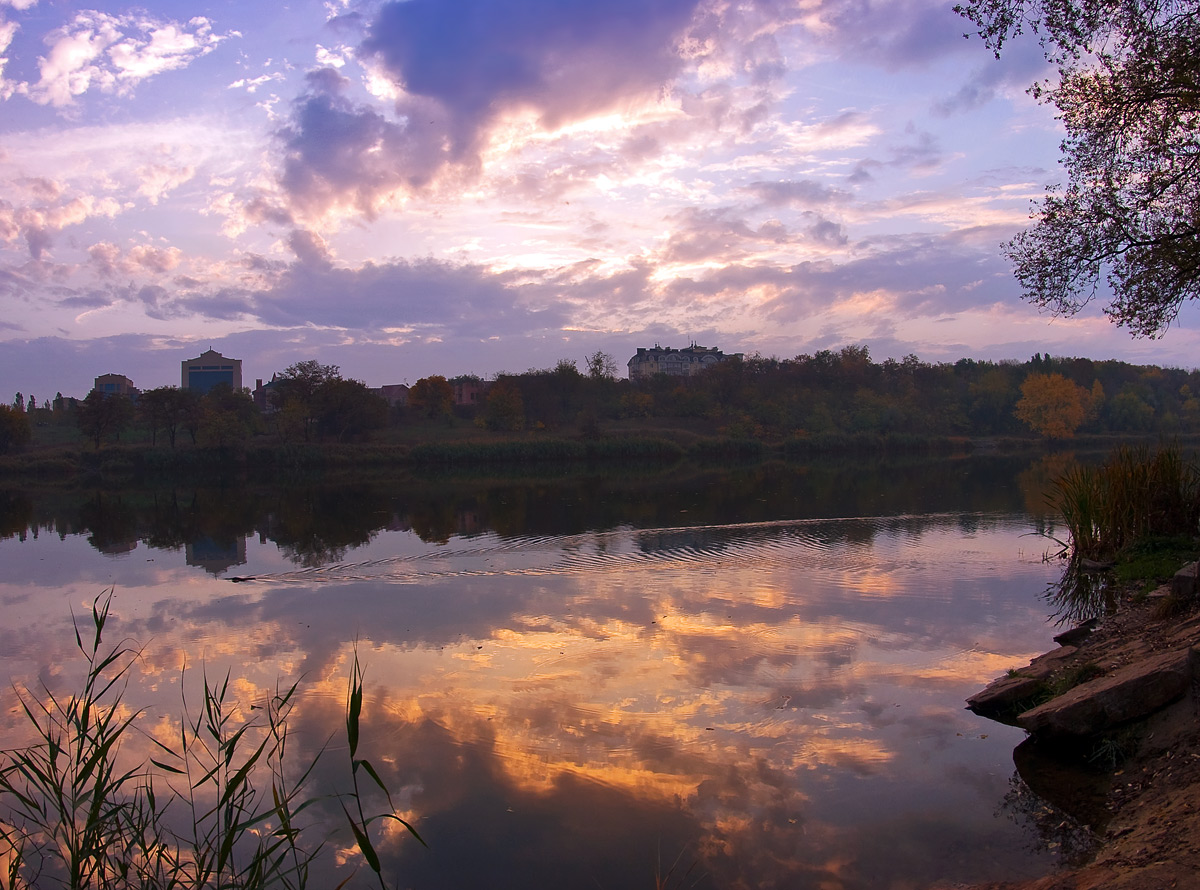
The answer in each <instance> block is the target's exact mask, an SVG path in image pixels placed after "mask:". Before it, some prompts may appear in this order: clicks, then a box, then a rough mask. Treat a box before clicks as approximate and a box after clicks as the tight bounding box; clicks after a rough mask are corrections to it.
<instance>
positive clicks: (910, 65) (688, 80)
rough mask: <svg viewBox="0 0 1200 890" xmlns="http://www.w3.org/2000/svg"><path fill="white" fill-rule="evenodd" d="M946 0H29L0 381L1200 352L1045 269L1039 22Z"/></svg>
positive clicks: (24, 387)
mask: <svg viewBox="0 0 1200 890" xmlns="http://www.w3.org/2000/svg"><path fill="white" fill-rule="evenodd" d="M952 5H953V4H952V3H951V2H945V0H943V2H928V0H900V2H869V0H859V2H850V0H828V2H822V0H745V2H742V3H729V2H726V0H711V2H710V0H608V2H605V3H594V2H574V0H407V2H382V3H381V2H365V3H359V2H355V0H329V2H325V3H317V2H308V0H295V2H292V3H289V4H287V5H276V4H258V3H253V2H233V0H217V2H211V3H197V2H191V3H185V2H181V0H179V2H149V3H146V4H144V5H141V6H126V5H118V4H110V5H106V6H105V7H104V8H92V7H90V6H87V5H86V4H76V3H70V2H53V0H50V2H48V0H0V380H2V381H3V384H4V386H5V387H6V389H5V391H4V392H0V399H2V400H3V401H9V400H10V399H11V398H12V393H13V392H15V391H17V390H20V391H22V392H23V393H25V394H26V395H29V394H33V395H34V396H36V397H38V398H39V400H41V399H43V398H45V397H52V396H53V395H54V393H55V392H56V391H61V392H62V393H64V394H65V395H78V396H82V395H84V394H86V392H87V391H88V389H90V387H91V383H92V378H94V377H95V376H96V375H97V374H102V373H110V372H111V373H120V374H126V375H128V376H129V377H131V378H132V379H133V380H134V383H135V384H136V385H138V386H139V387H142V388H149V387H153V386H160V385H163V384H178V382H179V363H180V361H182V360H184V359H187V358H192V357H195V356H197V355H199V354H200V353H201V352H203V351H204V350H206V349H207V348H209V347H210V346H211V347H213V348H215V349H217V350H219V351H221V352H223V353H225V354H226V355H230V356H233V357H236V358H240V359H242V360H243V377H244V382H246V383H247V384H250V385H252V384H253V380H254V379H255V378H257V377H262V378H269V377H270V376H271V372H272V371H278V370H282V369H283V368H285V367H286V366H288V365H289V364H292V363H293V362H296V361H300V360H304V359H317V360H319V361H321V362H322V363H331V364H336V365H339V366H340V367H341V369H342V372H343V374H344V375H345V376H348V377H354V378H358V379H361V380H364V381H366V382H367V383H368V384H370V385H373V386H377V385H380V384H384V383H400V382H404V381H407V382H409V383H412V382H414V381H415V380H416V379H417V378H419V377H422V376H426V375H428V374H444V375H447V376H452V375H455V374H460V373H475V374H479V375H481V376H484V377H487V376H491V375H493V374H495V373H496V372H499V371H523V370H525V369H527V368H538V367H548V366H552V365H553V364H554V363H555V362H556V361H558V360H559V359H561V358H568V359H573V360H576V361H577V362H579V364H580V365H581V366H582V364H583V358H584V356H585V355H586V354H588V353H591V352H594V351H595V350H597V349H603V350H605V351H607V352H610V353H612V354H613V355H614V356H615V357H616V359H617V361H618V363H619V365H620V366H621V368H622V371H623V370H624V364H625V361H626V360H627V359H628V358H629V356H630V355H632V354H633V352H634V350H635V349H636V347H638V346H650V345H654V343H661V344H662V345H667V346H685V345H687V344H688V343H689V342H692V341H696V342H698V343H700V344H702V345H706V346H717V347H720V348H722V349H724V350H725V351H727V352H744V353H755V352H758V353H761V354H763V355H768V356H770V355H774V356H779V357H785V358H786V357H792V356H795V355H797V354H800V353H805V352H807V353H812V352H815V351H817V350H820V349H825V348H835V349H836V348H839V347H841V346H844V345H847V344H866V345H867V346H869V348H870V352H871V356H872V357H873V358H874V359H876V360H877V361H878V360H882V359H884V358H887V357H895V358H899V357H902V356H904V355H906V354H909V353H915V354H916V355H918V356H919V357H920V358H922V359H924V360H926V361H931V362H934V361H946V360H948V361H953V360H955V359H957V358H960V357H963V356H970V357H975V358H990V359H1003V358H1013V359H1019V360H1024V359H1027V358H1028V357H1029V356H1030V355H1032V354H1033V353H1034V352H1039V351H1040V352H1050V353H1052V354H1055V355H1086V356H1090V357H1092V358H1121V359H1125V360H1128V361H1133V362H1137V363H1155V364H1162V365H1176V366H1183V367H1193V366H1195V364H1196V360H1195V356H1196V355H1197V354H1200V336H1198V334H1197V331H1198V329H1200V324H1198V321H1200V312H1197V311H1196V310H1195V309H1188V310H1186V311H1185V312H1184V313H1183V314H1182V315H1181V316H1180V319H1179V322H1178V323H1177V324H1176V325H1175V326H1174V327H1173V328H1172V329H1171V330H1170V331H1169V332H1168V334H1167V335H1166V337H1164V338H1163V339H1160V340H1139V339H1135V338H1132V337H1131V336H1130V335H1129V334H1128V333H1127V332H1126V331H1125V330H1123V329H1120V328H1117V327H1116V326H1115V325H1112V324H1110V323H1109V322H1108V321H1107V320H1106V319H1105V318H1104V317H1103V315H1102V314H1101V313H1100V312H1099V311H1098V309H1097V310H1096V311H1089V313H1087V314H1086V315H1084V316H1080V317H1077V318H1074V319H1055V318H1052V317H1050V316H1048V315H1045V314H1040V313H1039V312H1038V311H1037V310H1036V309H1035V308H1033V307H1031V306H1029V305H1027V304H1025V303H1023V302H1022V301H1021V300H1020V298H1019V290H1018V287H1017V285H1016V283H1015V281H1014V280H1013V279H1012V275H1011V271H1010V269H1009V266H1008V263H1007V261H1006V260H1005V259H1004V257H1003V256H1002V255H1001V253H1000V250H999V245H1000V244H1001V243H1002V242H1003V241H1005V240H1007V239H1008V238H1010V237H1011V236H1012V235H1013V234H1014V233H1015V232H1017V231H1019V230H1020V229H1021V228H1022V227H1023V226H1024V225H1026V223H1027V217H1028V211H1029V203H1030V200H1031V199H1033V198H1036V197H1037V196H1038V195H1040V194H1041V193H1042V192H1043V189H1044V188H1045V186H1046V185H1047V184H1050V183H1054V182H1058V181H1061V179H1062V173H1061V169H1060V168H1059V167H1058V164H1057V159H1058V143H1059V141H1060V139H1061V138H1062V134H1061V132H1060V131H1059V129H1058V125H1057V123H1056V121H1055V120H1054V113H1053V109H1052V108H1047V107H1044V106H1039V105H1037V104H1036V103H1035V102H1033V100H1032V99H1031V98H1030V97H1029V96H1027V95H1026V93H1025V90H1026V88H1027V87H1028V85H1029V84H1030V83H1032V82H1033V81H1035V80H1037V79H1038V78H1041V77H1045V76H1048V75H1049V74H1051V73H1052V72H1051V70H1050V69H1049V68H1048V67H1047V66H1046V64H1045V62H1044V60H1043V58H1042V55H1041V52H1040V49H1039V47H1038V45H1037V43H1036V41H1034V40H1021V41H1017V42H1016V43H1013V44H1012V45H1011V46H1010V47H1009V48H1007V49H1006V53H1005V56H1004V58H1003V59H1002V60H1000V61H997V60H995V59H994V58H993V57H992V55H991V53H990V52H989V51H988V50H987V49H986V48H985V47H984V46H983V45H982V43H981V42H980V41H979V40H978V38H972V39H969V40H965V39H964V38H963V34H964V32H965V31H967V30H969V27H968V23H967V22H965V21H964V20H962V19H960V18H958V17H957V16H956V15H955V14H954V13H953V12H952V10H951V6H952Z"/></svg>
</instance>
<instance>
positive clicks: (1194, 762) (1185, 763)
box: [968, 563, 1200, 890]
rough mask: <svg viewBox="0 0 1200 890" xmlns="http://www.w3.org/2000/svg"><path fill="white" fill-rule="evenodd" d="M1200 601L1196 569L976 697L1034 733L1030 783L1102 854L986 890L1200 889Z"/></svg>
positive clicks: (1069, 637) (1027, 761)
mask: <svg viewBox="0 0 1200 890" xmlns="http://www.w3.org/2000/svg"><path fill="white" fill-rule="evenodd" d="M1197 593H1198V591H1197V565H1196V564H1195V563H1193V564H1191V565H1189V566H1186V567H1185V568H1184V569H1182V570H1181V571H1180V572H1179V574H1177V575H1176V577H1175V578H1174V579H1173V581H1172V583H1171V584H1170V585H1164V586H1163V587H1160V588H1159V589H1158V590H1156V591H1154V592H1153V593H1151V594H1150V595H1149V596H1142V597H1129V596H1126V597H1123V598H1122V599H1121V601H1120V602H1119V603H1117V604H1116V607H1115V609H1113V610H1112V611H1111V612H1110V614H1107V615H1105V616H1104V617H1103V618H1100V619H1097V620H1093V621H1089V622H1087V623H1085V624H1083V625H1081V626H1080V627H1077V628H1073V629H1071V630H1069V631H1067V632H1065V633H1064V634H1061V635H1060V636H1059V637H1057V638H1056V642H1058V643H1059V644H1060V645H1059V648H1057V649H1055V650H1053V651H1051V652H1047V653H1046V654H1045V655H1042V656H1040V657H1038V658H1036V659H1034V660H1033V661H1032V662H1031V663H1030V664H1029V666H1028V667H1025V668H1022V669H1018V670H1014V671H1010V672H1009V674H1008V675H1006V676H1004V677H1000V678H998V679H997V680H995V681H994V682H993V683H991V684H990V685H989V686H988V687H987V688H986V689H984V690H982V691H981V692H979V693H977V694H976V695H974V696H972V697H971V698H970V699H969V700H968V707H970V708H971V709H972V710H974V711H976V712H977V713H979V714H981V715H983V716H986V717H989V718H992V719H995V720H999V721H1001V722H1005V723H1009V724H1012V725H1016V726H1020V727H1022V728H1024V729H1026V730H1027V731H1028V732H1029V738H1028V739H1027V740H1026V741H1025V742H1024V743H1022V745H1021V746H1019V748H1018V749H1017V751H1016V752H1015V754H1014V760H1015V761H1016V763H1017V768H1018V771H1019V772H1020V773H1021V775H1022V778H1023V779H1024V780H1025V782H1026V784H1027V785H1029V787H1030V788H1031V789H1032V790H1033V791H1034V792H1035V793H1036V794H1038V796H1039V797H1041V798H1042V799H1044V800H1046V801H1047V802H1048V803H1050V804H1052V805H1054V806H1055V807H1056V808H1057V809H1058V810H1060V811H1061V812H1063V813H1065V814H1066V815H1067V816H1068V817H1069V819H1070V820H1071V821H1072V822H1073V823H1074V824H1077V825H1078V826H1080V827H1081V829H1082V830H1083V831H1084V832H1085V833H1087V834H1089V835H1090V837H1091V838H1092V839H1093V840H1094V843H1095V846H1094V850H1093V852H1092V854H1091V856H1090V858H1089V859H1088V861H1086V863H1084V864H1078V865H1075V866H1074V867H1069V866H1068V867H1064V868H1063V869H1062V870H1060V871H1058V872H1056V873H1055V874H1052V875H1049V876H1047V877H1045V878H1041V879H1038V880H1034V881H1026V882H1021V883H993V884H985V885H977V886H976V887H975V888H972V890H1100V888H1103V890H1164V888H1200V719H1198V718H1200V694H1198V684H1200V601H1198V598H1197Z"/></svg>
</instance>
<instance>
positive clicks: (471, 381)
mask: <svg viewBox="0 0 1200 890" xmlns="http://www.w3.org/2000/svg"><path fill="white" fill-rule="evenodd" d="M450 385H451V386H453V387H454V404H455V405H478V404H480V403H481V402H483V400H484V399H485V398H486V397H487V391H488V389H490V388H491V384H490V383H488V382H486V381H483V380H480V379H479V378H478V377H469V376H463V377H455V378H454V379H453V380H451V381H450Z"/></svg>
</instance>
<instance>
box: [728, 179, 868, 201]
mask: <svg viewBox="0 0 1200 890" xmlns="http://www.w3.org/2000/svg"><path fill="white" fill-rule="evenodd" d="M742 191H745V192H748V193H750V194H751V195H753V196H754V197H755V198H757V199H758V200H759V201H760V202H761V203H762V204H763V205H764V206H766V207H804V208H807V207H821V206H826V205H829V204H841V203H844V202H846V201H848V200H849V199H850V193H849V192H847V191H845V190H843V189H838V188H834V187H832V186H829V185H824V184H823V183H820V182H817V181H816V180H812V179H800V180H791V179H787V180H779V181H776V182H764V181H758V182H751V183H749V184H748V185H746V186H744V187H743V188H742Z"/></svg>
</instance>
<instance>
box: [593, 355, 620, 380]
mask: <svg viewBox="0 0 1200 890" xmlns="http://www.w3.org/2000/svg"><path fill="white" fill-rule="evenodd" d="M585 360H586V362H587V375H588V376H589V377H591V378H592V379H593V380H611V379H612V378H614V377H616V376H617V360H616V359H615V358H613V357H612V356H611V355H609V354H608V353H607V352H604V351H603V350H600V349H597V350H596V351H595V352H593V353H592V354H591V355H589V356H587V357H586V359H585Z"/></svg>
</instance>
